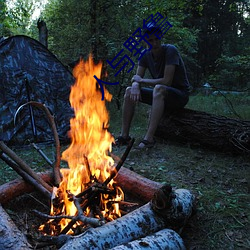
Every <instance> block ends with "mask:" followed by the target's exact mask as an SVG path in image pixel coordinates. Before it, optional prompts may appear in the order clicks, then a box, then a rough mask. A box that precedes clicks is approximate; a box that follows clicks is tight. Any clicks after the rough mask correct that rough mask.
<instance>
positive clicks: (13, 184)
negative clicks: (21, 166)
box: [0, 172, 53, 204]
mask: <svg viewBox="0 0 250 250" xmlns="http://www.w3.org/2000/svg"><path fill="white" fill-rule="evenodd" d="M37 175H38V177H39V178H40V179H42V180H44V181H45V182H47V183H50V182H52V181H53V175H52V173H51V172H44V173H37ZM33 191H34V186H32V185H31V184H29V183H27V182H26V181H24V180H22V179H15V180H13V181H10V182H7V183H5V184H3V185H1V186H0V203H1V204H6V203H8V202H9V201H11V200H12V199H14V198H16V197H18V196H21V195H23V194H24V193H30V192H33Z"/></svg>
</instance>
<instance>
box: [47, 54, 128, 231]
mask: <svg viewBox="0 0 250 250" xmlns="http://www.w3.org/2000/svg"><path fill="white" fill-rule="evenodd" d="M101 69H102V63H99V64H97V65H95V64H94V62H93V60H92V57H91V56H90V57H89V59H88V60H87V61H86V62H84V61H83V60H80V62H79V64H78V65H77V66H76V67H75V68H74V70H73V75H74V77H75V79H76V81H75V84H74V85H73V86H72V88H71V93H70V103H71V106H72V108H73V109H74V112H75V116H74V118H72V119H71V120H70V127H71V130H70V132H69V134H70V137H71V139H72V143H71V145H70V146H69V148H68V149H66V150H65V151H64V152H63V153H62V159H63V160H65V161H67V162H68V165H69V168H70V171H62V174H63V181H62V182H61V184H60V187H59V190H60V191H62V193H63V201H64V204H65V207H64V208H63V210H64V211H60V213H62V212H63V213H64V214H65V215H71V216H74V215H75V214H76V213H77V209H76V207H75V205H74V203H73V202H71V201H68V197H67V196H68V195H67V192H66V191H67V190H69V191H70V193H72V194H74V195H77V194H79V193H81V192H82V191H84V190H85V189H86V188H87V184H88V185H89V183H90V182H91V177H94V179H95V180H98V182H100V183H103V182H104V181H105V180H106V179H107V178H108V177H109V175H110V172H111V171H112V170H113V168H114V161H113V159H112V158H111V157H110V156H109V155H108V154H109V152H110V151H111V146H112V142H113V141H114V138H113V137H112V135H111V134H110V133H109V132H108V130H107V129H108V127H109V114H108V111H107V109H106V106H105V101H102V100H101V98H102V94H101V92H100V89H99V88H98V87H99V85H97V83H96V80H95V78H94V77H93V76H94V75H96V77H97V78H99V79H100V77H101ZM104 95H105V100H107V101H111V98H112V95H111V94H110V93H109V92H108V91H107V90H106V89H105V94H104ZM86 159H87V162H86ZM62 170H63V169H62ZM112 184H113V181H111V182H110V183H109V186H112ZM118 193H119V194H117V197H115V198H114V199H118V200H122V199H123V192H122V190H120V189H118ZM101 200H102V203H103V207H104V211H102V213H103V214H105V212H106V211H105V210H107V208H106V203H107V201H105V195H103V196H102V197H101ZM113 208H114V210H115V211H114V212H113V213H115V214H118V215H119V216H121V215H120V212H119V207H117V204H115V205H114V206H113ZM51 214H55V211H54V212H53V208H52V213H51ZM61 222H62V223H64V225H61V229H63V228H64V227H65V226H66V225H67V224H68V220H61Z"/></svg>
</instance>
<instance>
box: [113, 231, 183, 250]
mask: <svg viewBox="0 0 250 250" xmlns="http://www.w3.org/2000/svg"><path fill="white" fill-rule="evenodd" d="M144 249H147V250H165V249H168V250H185V249H186V248H185V245H184V243H183V240H182V238H181V237H180V235H179V234H177V233H176V232H175V231H174V230H172V229H162V230H160V231H158V232H157V233H154V234H151V235H148V236H146V237H145V238H140V239H138V240H134V241H131V242H128V243H126V244H123V245H119V246H116V247H114V248H111V250H144Z"/></svg>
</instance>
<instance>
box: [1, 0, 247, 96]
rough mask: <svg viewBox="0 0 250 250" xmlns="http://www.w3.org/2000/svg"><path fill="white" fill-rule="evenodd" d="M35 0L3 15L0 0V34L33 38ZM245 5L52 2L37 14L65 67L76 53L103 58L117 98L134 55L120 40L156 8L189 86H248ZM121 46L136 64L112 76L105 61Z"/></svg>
mask: <svg viewBox="0 0 250 250" xmlns="http://www.w3.org/2000/svg"><path fill="white" fill-rule="evenodd" d="M39 3H40V4H41V3H42V2H41V1H40V0H39V1H35V0H25V1H22V0H17V1H16V5H15V7H14V8H12V9H10V10H9V12H8V13H7V10H6V5H5V1H1V3H0V4H1V6H0V7H1V11H0V21H1V22H0V23H1V25H0V31H1V34H3V35H10V34H27V35H30V36H32V37H33V38H37V37H38V31H37V27H36V21H37V20H31V19H30V18H31V16H32V13H33V12H34V9H35V8H36V7H37V5H39ZM249 7H250V6H249V2H248V1H247V0H237V1H235V0H193V1H191V0H172V1H159V0H146V1H142V2H141V1H132V0H120V1H116V0H99V1H90V0H89V1H82V2H79V1H77V0H51V1H48V3H47V4H46V8H45V10H44V11H43V12H42V14H41V18H42V19H43V20H45V21H46V23H47V27H48V30H49V49H50V50H51V51H52V52H53V53H55V54H56V55H57V57H58V58H59V59H60V60H61V61H62V62H63V63H64V64H65V65H67V64H69V63H71V62H72V61H75V60H77V59H78V58H79V56H80V55H82V56H83V57H85V58H86V57H88V55H89V53H92V54H93V57H94V59H95V61H99V60H101V61H103V64H104V67H103V68H104V70H106V71H108V78H109V79H108V80H109V81H111V82H117V81H119V83H120V84H119V87H116V88H114V87H112V88H109V89H110V91H111V92H112V93H113V94H114V96H115V98H116V99H117V100H119V99H120V97H121V96H122V95H121V94H122V92H123V90H124V89H125V87H126V86H127V85H129V84H130V79H131V77H132V75H133V74H134V73H135V69H136V64H137V57H134V56H133V55H132V54H131V53H130V52H129V51H128V50H127V49H126V48H125V47H124V46H123V43H124V42H125V41H126V40H127V39H128V38H129V37H130V36H132V33H133V32H134V31H135V30H136V29H137V28H138V27H142V25H143V19H147V18H148V17H149V15H150V14H155V13H156V12H159V13H161V14H162V15H163V16H164V17H168V20H169V22H170V23H171V24H172V25H173V27H172V28H171V29H170V30H169V31H168V32H167V33H166V34H165V35H164V37H163V38H162V42H163V43H172V44H175V45H176V46H177V47H178V49H179V50H180V52H181V55H182V57H183V59H184V61H185V64H186V67H187V71H188V76H189V79H190V82H191V83H192V85H193V86H194V87H196V86H199V85H200V84H202V82H203V81H204V80H210V81H212V83H213V84H215V85H216V86H220V87H224V88H228V89H232V88H241V89H242V88H245V87H246V86H248V84H249V80H248V79H249V73H248V72H249V71H250V70H249V63H248V62H249V57H248V56H247V55H248V54H249V53H250V47H249V39H250V29H249V25H250V21H249V20H250V18H249V9H250V8H249ZM121 49H125V51H124V52H123V53H124V54H125V53H127V55H128V56H129V57H130V58H131V59H132V60H133V61H134V63H135V67H134V70H133V71H131V72H130V73H129V74H128V73H127V70H128V69H129V68H130V67H131V64H128V65H127V67H126V68H125V69H124V70H123V71H122V72H121V73H120V74H119V75H118V76H117V77H114V74H115V73H116V72H117V71H116V70H114V69H112V68H111V66H109V65H108V64H107V62H106V60H107V59H108V60H112V59H113V58H114V57H115V56H116V55H117V54H118V53H119V52H120V51H121ZM247 61H248V62H247ZM120 66H121V65H120ZM104 80H106V79H104Z"/></svg>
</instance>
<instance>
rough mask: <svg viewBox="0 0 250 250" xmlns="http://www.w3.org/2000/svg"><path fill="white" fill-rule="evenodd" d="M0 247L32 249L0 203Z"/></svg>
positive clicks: (17, 249) (16, 249) (22, 249)
mask: <svg viewBox="0 0 250 250" xmlns="http://www.w3.org/2000/svg"><path fill="white" fill-rule="evenodd" d="M0 249H5V250H27V249H32V247H31V246H30V244H29V243H28V241H27V239H26V238H25V237H24V235H23V234H22V233H21V232H20V231H19V230H18V229H17V227H16V225H15V224H14V223H13V221H12V220H11V218H10V217H9V215H8V214H7V213H6V212H5V210H4V209H3V208H2V206H1V204H0Z"/></svg>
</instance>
